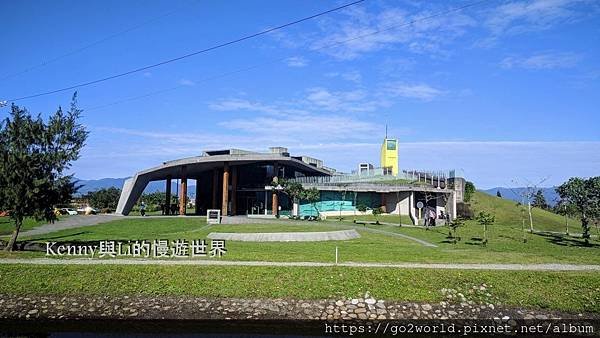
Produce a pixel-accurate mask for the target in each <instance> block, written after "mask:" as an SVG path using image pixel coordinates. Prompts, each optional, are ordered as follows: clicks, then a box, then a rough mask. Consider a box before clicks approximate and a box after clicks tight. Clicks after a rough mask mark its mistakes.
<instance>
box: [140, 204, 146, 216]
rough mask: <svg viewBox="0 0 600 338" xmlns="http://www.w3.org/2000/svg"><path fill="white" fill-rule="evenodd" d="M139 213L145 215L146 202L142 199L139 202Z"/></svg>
mask: <svg viewBox="0 0 600 338" xmlns="http://www.w3.org/2000/svg"><path fill="white" fill-rule="evenodd" d="M140 214H141V215H142V216H146V203H144V202H143V201H142V203H141V204H140Z"/></svg>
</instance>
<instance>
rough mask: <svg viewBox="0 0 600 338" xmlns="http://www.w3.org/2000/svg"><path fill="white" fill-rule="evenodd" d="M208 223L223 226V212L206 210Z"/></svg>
mask: <svg viewBox="0 0 600 338" xmlns="http://www.w3.org/2000/svg"><path fill="white" fill-rule="evenodd" d="M206 223H208V224H221V210H219V209H208V210H206Z"/></svg>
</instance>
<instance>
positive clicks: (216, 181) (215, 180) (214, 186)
mask: <svg viewBox="0 0 600 338" xmlns="http://www.w3.org/2000/svg"><path fill="white" fill-rule="evenodd" d="M217 184H219V173H218V172H217V169H214V170H213V184H212V208H213V209H216V208H217Z"/></svg>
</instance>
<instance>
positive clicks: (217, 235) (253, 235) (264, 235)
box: [207, 230, 360, 242]
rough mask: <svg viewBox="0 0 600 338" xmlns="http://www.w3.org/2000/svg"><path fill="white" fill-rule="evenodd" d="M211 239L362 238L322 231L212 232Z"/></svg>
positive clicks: (279, 240) (276, 240)
mask: <svg viewBox="0 0 600 338" xmlns="http://www.w3.org/2000/svg"><path fill="white" fill-rule="evenodd" d="M207 237H208V238H211V239H225V240H230V241H242V242H321V241H345V240H349V239H355V238H360V234H359V233H358V232H356V230H339V231H320V232H248V233H239V232H211V233H210V234H208V236H207Z"/></svg>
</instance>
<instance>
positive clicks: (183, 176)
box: [179, 166, 187, 216]
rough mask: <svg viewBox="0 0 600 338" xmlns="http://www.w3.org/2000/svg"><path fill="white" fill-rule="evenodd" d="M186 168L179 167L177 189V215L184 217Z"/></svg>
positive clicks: (185, 206) (185, 208)
mask: <svg viewBox="0 0 600 338" xmlns="http://www.w3.org/2000/svg"><path fill="white" fill-rule="evenodd" d="M186 199H187V168H186V167H185V166H183V167H181V188H180V189H179V215H182V216H184V215H185V212H186V210H187V203H185V201H186Z"/></svg>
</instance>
